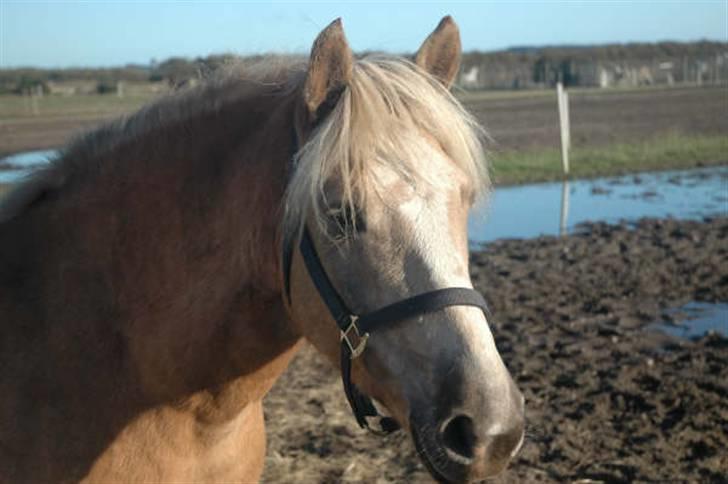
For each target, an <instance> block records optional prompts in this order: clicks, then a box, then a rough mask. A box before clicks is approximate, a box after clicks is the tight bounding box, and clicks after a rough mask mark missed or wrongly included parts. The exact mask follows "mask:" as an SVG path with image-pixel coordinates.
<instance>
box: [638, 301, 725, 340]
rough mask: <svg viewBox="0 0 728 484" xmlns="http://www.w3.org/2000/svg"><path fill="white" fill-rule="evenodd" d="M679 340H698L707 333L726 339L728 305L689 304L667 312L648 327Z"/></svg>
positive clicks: (721, 303) (723, 303) (719, 303)
mask: <svg viewBox="0 0 728 484" xmlns="http://www.w3.org/2000/svg"><path fill="white" fill-rule="evenodd" d="M649 329H658V330H660V331H663V332H665V333H667V334H670V335H672V336H677V337H680V338H699V337H701V336H704V335H705V334H706V333H708V332H709V331H716V332H718V333H720V334H722V335H723V336H726V337H728V303H725V302H718V303H707V302H697V301H693V302H689V303H688V304H686V305H684V306H682V307H679V308H676V309H672V310H669V311H667V313H666V315H665V319H664V320H663V321H661V322H659V323H654V324H652V325H650V326H649Z"/></svg>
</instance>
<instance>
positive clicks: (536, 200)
mask: <svg viewBox="0 0 728 484" xmlns="http://www.w3.org/2000/svg"><path fill="white" fill-rule="evenodd" d="M717 214H728V166H719V167H711V168H699V169H692V170H681V171H666V172H654V173H647V174H640V175H628V176H621V177H610V178H600V179H596V180H577V181H571V182H563V183H538V184H533V185H523V186H515V187H503V188H497V189H496V190H495V191H494V192H493V194H492V195H491V199H490V203H489V204H488V205H479V206H476V207H475V209H474V210H473V212H472V214H471V216H470V220H469V231H470V232H469V234H470V240H471V242H473V243H474V245H477V244H478V243H482V242H489V241H492V240H496V239H502V238H528V237H536V236H539V235H559V234H564V233H568V232H571V231H572V230H573V229H574V227H575V226H576V225H578V224H580V223H583V222H588V221H591V222H597V221H604V222H618V221H620V220H636V219H639V218H642V217H659V218H662V217H674V218H680V219H700V218H702V217H705V216H709V215H717Z"/></svg>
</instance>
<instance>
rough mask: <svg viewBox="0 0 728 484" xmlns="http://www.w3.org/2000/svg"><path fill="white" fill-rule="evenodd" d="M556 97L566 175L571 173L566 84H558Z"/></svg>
mask: <svg viewBox="0 0 728 484" xmlns="http://www.w3.org/2000/svg"><path fill="white" fill-rule="evenodd" d="M556 99H557V104H558V106H559V131H560V133H561V163H562V165H563V167H564V175H568V174H569V149H570V148H571V133H570V129H569V95H568V93H567V92H566V91H565V90H564V86H563V85H562V84H561V83H560V82H559V83H557V84H556Z"/></svg>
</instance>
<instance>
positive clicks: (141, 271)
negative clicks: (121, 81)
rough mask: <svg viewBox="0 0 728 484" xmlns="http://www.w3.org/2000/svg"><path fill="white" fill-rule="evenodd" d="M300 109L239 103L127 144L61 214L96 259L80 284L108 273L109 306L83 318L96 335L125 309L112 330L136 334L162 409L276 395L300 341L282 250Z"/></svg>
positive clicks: (136, 355) (133, 355)
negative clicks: (196, 399) (213, 394)
mask: <svg viewBox="0 0 728 484" xmlns="http://www.w3.org/2000/svg"><path fill="white" fill-rule="evenodd" d="M291 99H292V98H288V97H281V96H278V97H275V96H270V97H265V96H263V97H262V98H256V99H241V100H240V101H237V102H232V103H228V104H226V105H224V106H222V107H220V108H219V110H217V111H215V112H214V113H207V114H202V115H200V116H198V117H196V118H194V119H188V120H185V121H183V122H179V123H176V124H172V125H170V126H164V127H160V128H157V129H155V130H152V131H150V132H149V133H147V134H146V135H144V136H141V137H139V138H137V139H135V140H134V141H133V142H130V143H120V144H118V146H117V147H116V148H115V149H114V150H113V151H112V152H109V153H107V154H105V155H103V156H102V157H101V158H108V159H101V160H97V161H98V163H99V166H100V167H101V168H100V169H99V170H98V172H97V173H96V177H95V179H93V183H79V186H78V187H75V188H71V190H70V191H71V193H70V194H69V196H68V197H67V199H66V200H65V201H63V202H59V206H58V207H57V211H56V213H54V214H53V217H52V218H55V219H56V220H59V221H65V223H62V224H60V225H58V226H56V229H57V231H58V232H59V233H62V232H63V231H68V230H69V227H68V221H71V220H72V221H74V228H73V229H72V230H73V233H74V235H73V239H76V240H74V243H76V244H80V245H82V246H83V247H84V250H85V252H86V253H85V254H84V255H85V257H84V260H83V265H81V266H80V267H81V268H80V269H79V271H78V277H79V278H83V277H84V274H82V272H86V273H87V274H88V273H93V274H98V273H101V274H103V276H102V278H101V279H102V286H103V287H100V288H98V291H99V297H100V299H101V300H104V299H106V300H105V301H104V302H103V304H101V303H96V305H95V306H94V305H93V303H90V302H89V299H88V298H85V299H84V301H83V302H81V301H79V304H80V306H79V307H80V308H83V309H84V310H85V311H86V314H85V315H84V317H86V318H87V319H88V323H89V324H92V325H96V324H99V323H98V317H99V312H100V311H104V310H106V311H107V313H108V305H109V304H110V305H112V306H114V307H116V308H118V311H115V312H114V314H115V315H116V317H115V318H114V320H113V321H110V322H108V323H105V324H111V325H114V326H116V327H117V328H115V329H116V330H117V331H119V332H121V333H122V334H124V335H125V336H126V338H125V339H126V341H127V342H129V343H128V344H129V358H130V359H131V360H132V364H133V365H134V366H135V367H136V369H137V373H138V377H139V379H140V380H141V387H142V388H143V389H144V392H145V393H146V396H147V397H151V398H152V399H153V400H157V401H170V400H171V399H178V398H181V397H185V396H189V395H193V394H195V392H199V391H203V390H205V389H207V388H212V387H216V388H222V387H225V386H230V385H232V384H235V385H234V386H235V388H236V393H237V394H238V395H237V397H236V398H234V399H232V400H234V402H235V405H234V406H235V407H236V408H237V407H238V406H239V404H241V403H244V400H245V399H246V398H248V399H256V398H257V397H262V395H257V394H251V391H252V390H251V389H257V390H256V391H258V393H260V391H263V392H265V391H267V388H269V386H270V385H271V384H272V382H273V379H275V377H277V374H278V373H280V372H282V370H283V369H284V368H285V363H287V359H288V358H287V357H286V358H283V359H284V360H285V361H284V362H283V363H281V361H280V359H281V358H280V357H281V355H284V354H286V353H287V352H288V350H289V349H290V348H291V347H292V346H293V345H294V343H295V342H296V341H297V340H298V336H297V335H295V334H293V333H292V330H291V329H290V325H289V324H288V318H287V316H286V314H285V310H284V307H283V302H282V298H281V284H280V280H281V278H280V277H279V262H278V261H279V248H278V243H277V240H278V236H277V234H278V230H279V220H278V219H279V215H280V210H279V206H280V203H281V199H282V197H283V193H284V190H285V179H286V178H285V177H286V169H287V164H288V160H289V158H290V151H291V150H292V142H293V139H292V136H291V133H292V128H291V123H292V113H293V102H292V101H291ZM57 250H58V251H61V250H62V249H61V248H59V249H57ZM75 255H77V254H73V256H75ZM58 256H59V257H69V255H68V254H67V253H66V254H63V253H59V254H58ZM79 264H81V261H79ZM59 282H60V281H59ZM73 288H74V286H73V285H71V284H69V281H68V280H64V281H63V284H58V287H57V288H55V290H56V291H57V292H56V296H55V297H56V298H57V300H58V301H63V300H64V299H65V300H66V301H68V300H69V299H70V300H74V299H78V297H76V296H74V295H73V294H71V292H72V291H73ZM104 304H105V305H107V307H106V308H105V307H104ZM281 365H282V366H281ZM261 372H262V374H265V375H266V376H265V378H264V380H265V381H263V380H261V378H263V377H260V375H261ZM266 378H267V379H266ZM241 399H242V400H241Z"/></svg>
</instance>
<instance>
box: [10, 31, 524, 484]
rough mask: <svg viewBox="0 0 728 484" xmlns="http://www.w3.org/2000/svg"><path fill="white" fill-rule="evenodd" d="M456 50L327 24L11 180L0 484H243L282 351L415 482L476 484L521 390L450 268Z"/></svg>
mask: <svg viewBox="0 0 728 484" xmlns="http://www.w3.org/2000/svg"><path fill="white" fill-rule="evenodd" d="M460 45H461V44H460V34H459V30H458V27H457V25H456V24H455V22H454V21H453V20H452V19H451V18H450V17H445V18H444V19H443V20H442V21H441V22H440V24H439V25H438V26H437V28H436V29H435V30H434V31H433V32H432V33H431V34H430V35H429V37H427V39H426V40H425V41H424V43H423V44H422V46H421V47H420V49H419V50H418V52H417V54H416V56H415V57H414V59H413V60H408V59H404V58H400V57H394V56H386V55H369V56H366V57H362V58H355V57H354V56H353V54H352V51H351V49H350V47H349V44H348V42H347V40H346V37H345V35H344V30H343V27H342V23H341V21H340V20H336V21H334V22H333V23H332V24H330V25H329V26H328V27H326V28H325V29H324V30H322V31H321V33H320V34H319V35H318V37H317V38H316V40H315V42H314V44H313V47H312V49H311V52H310V57H309V59H308V61H307V62H305V61H296V60H295V59H288V58H274V57H267V58H265V59H264V61H263V62H262V63H261V64H259V65H255V66H250V65H249V66H242V67H240V68H239V69H236V68H235V67H229V68H228V69H227V70H226V72H224V73H221V74H217V75H214V76H212V78H211V79H209V80H208V81H207V82H205V83H202V84H201V85H198V86H195V87H193V88H189V89H183V90H181V91H180V92H176V93H171V94H169V95H167V97H164V98H162V99H161V100H158V101H156V102H154V103H152V104H151V105H149V106H146V107H144V108H142V109H141V110H140V111H139V112H137V113H135V114H133V115H130V116H128V117H126V118H123V119H120V120H117V121H114V122H111V123H109V124H107V125H105V126H103V127H101V128H99V129H97V130H96V131H94V132H91V133H88V134H85V135H83V136H81V137H79V138H77V139H76V140H74V141H73V142H72V143H70V144H69V146H68V147H66V148H65V149H64V150H62V152H61V154H60V155H59V157H58V158H57V159H55V160H54V161H52V163H50V164H49V166H48V167H47V168H44V169H41V170H40V171H39V172H36V173H34V174H33V175H32V176H30V178H29V179H28V180H26V181H24V182H23V183H21V184H20V185H19V186H18V187H17V188H16V189H14V190H13V191H12V193H10V195H8V196H7V198H6V199H5V200H4V202H3V203H2V204H0V289H1V290H0V334H1V337H0V365H1V366H0V368H1V370H0V469H1V470H2V471H1V472H0V481H2V482H48V481H53V482H58V481H81V480H83V481H87V482H120V481H124V482H151V481H155V482H162V481H164V482H170V481H186V482H189V481H196V482H219V481H225V482H233V481H238V482H250V481H255V480H258V479H259V478H260V475H261V472H262V469H263V462H264V456H265V428H264V419H263V405H262V401H263V397H264V396H265V395H266V393H267V392H268V391H269V390H270V389H271V387H272V385H273V383H274V382H275V381H276V379H277V378H278V377H279V376H280V375H281V374H282V372H283V371H284V370H285V368H286V366H287V365H288V363H289V362H290V360H291V358H292V357H293V355H294V354H295V353H296V351H297V350H298V349H299V348H300V347H301V345H302V344H304V343H303V342H304V341H308V342H310V343H311V344H312V345H313V346H314V347H315V348H316V349H317V350H318V351H320V352H321V353H322V354H323V355H325V356H326V357H327V358H328V359H329V360H330V361H331V362H332V364H333V365H334V366H336V367H340V368H341V369H342V378H343V379H344V387H345V391H346V395H347V397H349V401H350V403H351V404H352V408H353V409H354V413H355V416H356V418H357V421H358V422H359V423H360V425H362V426H364V427H366V426H370V425H371V427H372V428H373V430H374V431H375V432H376V431H382V430H384V431H393V430H394V429H396V428H397V427H401V428H402V429H404V431H406V432H409V434H410V435H411V437H412V440H413V442H414V445H415V447H416V449H417V450H418V452H419V454H420V456H421V460H422V461H423V463H424V465H425V466H426V467H427V468H428V470H429V471H430V472H431V474H432V475H433V477H435V478H436V479H439V480H441V481H447V482H461V481H468V480H474V479H481V478H485V477H489V476H492V475H495V474H498V473H499V472H501V471H502V470H503V469H504V468H505V467H506V465H507V464H508V462H509V461H510V460H511V459H512V458H513V456H514V455H515V454H516V453H517V451H518V449H519V447H520V446H521V443H522V440H523V434H524V400H523V396H522V395H521V393H520V392H519V390H518V389H517V387H516V385H515V383H514V382H513V379H512V377H511V376H510V374H509V372H508V370H507V369H506V367H505V365H504V363H503V361H502V359H501V357H500V356H499V354H498V351H497V349H496V346H495V343H494V339H493V336H492V334H491V332H490V330H489V328H488V323H487V319H486V316H487V313H486V311H485V306H484V303H483V301H482V297H481V296H480V295H479V294H477V293H475V291H474V290H473V289H472V283H471V280H470V276H469V272H468V242H467V224H466V220H467V214H468V210H469V209H470V207H471V205H472V204H473V202H474V200H475V199H476V198H478V197H480V196H484V195H486V194H487V191H488V187H489V179H488V169H487V164H486V159H485V156H484V150H483V144H484V141H485V139H486V138H485V136H486V135H485V132H484V131H483V129H482V128H481V127H480V126H479V125H478V123H477V122H476V121H475V120H474V118H473V117H472V116H470V115H469V114H468V113H467V112H466V110H465V109H464V108H463V107H462V106H461V104H460V103H459V102H458V101H457V100H456V99H455V98H454V96H453V95H452V94H451V92H450V87H451V85H452V83H453V81H454V79H455V76H456V75H457V72H458V69H459V64H460V55H461V46H460ZM373 402H374V403H373ZM380 411H381V412H384V413H386V415H385V416H381V417H380V420H379V422H380V424H381V427H382V428H381V429H379V430H377V429H374V426H375V420H376V418H375V417H376V416H380Z"/></svg>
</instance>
